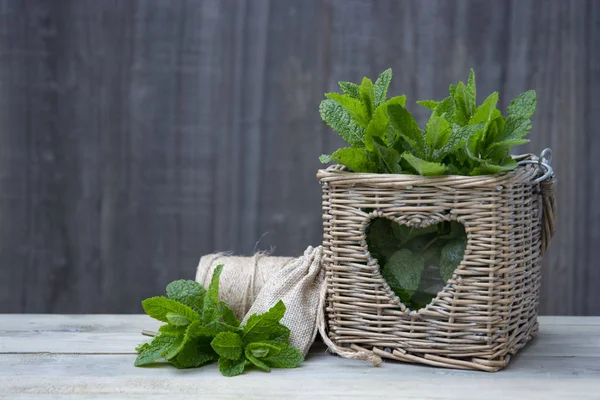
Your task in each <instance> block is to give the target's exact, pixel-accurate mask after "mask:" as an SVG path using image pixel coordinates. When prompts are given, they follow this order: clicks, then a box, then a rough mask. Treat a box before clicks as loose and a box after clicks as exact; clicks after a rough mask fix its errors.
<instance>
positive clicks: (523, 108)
mask: <svg viewBox="0 0 600 400" xmlns="http://www.w3.org/2000/svg"><path fill="white" fill-rule="evenodd" d="M536 105H537V99H536V94H535V90H528V91H526V92H525V93H521V94H520V95H519V96H517V97H516V98H515V99H514V100H513V101H511V102H510V104H509V105H508V115H509V116H510V117H511V118H515V119H519V118H531V117H532V116H533V114H534V113H535V107H536Z"/></svg>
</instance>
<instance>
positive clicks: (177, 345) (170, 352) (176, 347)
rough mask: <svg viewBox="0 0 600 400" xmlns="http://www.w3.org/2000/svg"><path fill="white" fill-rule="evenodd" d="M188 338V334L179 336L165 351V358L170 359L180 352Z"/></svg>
mask: <svg viewBox="0 0 600 400" xmlns="http://www.w3.org/2000/svg"><path fill="white" fill-rule="evenodd" d="M187 338H188V337H187V336H177V337H176V338H175V341H174V342H173V343H171V346H169V348H168V349H167V350H166V351H164V352H163V354H162V356H163V357H164V358H165V360H170V359H172V358H173V357H175V356H176V355H177V354H179V352H180V351H181V350H182V349H183V346H184V345H185V343H186V341H187Z"/></svg>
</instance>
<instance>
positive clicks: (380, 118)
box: [365, 104, 389, 151]
mask: <svg viewBox="0 0 600 400" xmlns="http://www.w3.org/2000/svg"><path fill="white" fill-rule="evenodd" d="M388 127H389V119H388V116H387V105H386V104H382V105H380V106H379V107H377V109H376V110H375V113H374V114H373V118H371V122H369V126H367V130H366V131H365V146H366V147H367V150H369V151H373V144H372V143H373V138H376V137H378V138H380V139H381V140H382V141H387V132H388Z"/></svg>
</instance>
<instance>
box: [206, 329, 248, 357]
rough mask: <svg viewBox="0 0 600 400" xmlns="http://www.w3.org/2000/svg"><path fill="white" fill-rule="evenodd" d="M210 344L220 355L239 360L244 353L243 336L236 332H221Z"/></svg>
mask: <svg viewBox="0 0 600 400" xmlns="http://www.w3.org/2000/svg"><path fill="white" fill-rule="evenodd" d="M210 345H211V347H212V348H213V350H214V351H215V352H216V353H217V354H218V355H219V356H220V357H224V358H228V359H230V360H237V359H238V358H239V357H240V356H241V355H242V347H243V343H242V338H241V337H240V335H238V334H236V333H232V332H221V333H219V334H218V335H217V336H215V338H214V339H213V340H212V342H210Z"/></svg>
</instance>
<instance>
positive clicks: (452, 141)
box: [432, 123, 485, 162]
mask: <svg viewBox="0 0 600 400" xmlns="http://www.w3.org/2000/svg"><path fill="white" fill-rule="evenodd" d="M483 129H485V124H483V123H482V124H477V125H466V126H460V125H458V124H453V125H452V133H451V134H450V138H449V139H448V141H447V142H446V143H445V144H444V145H443V146H442V147H441V148H439V149H437V150H434V152H433V157H432V159H433V161H436V162H437V161H441V160H442V159H443V158H444V157H445V156H446V155H447V154H449V153H452V152H455V151H457V150H458V149H459V148H461V147H463V146H464V145H465V144H466V143H467V141H468V140H469V138H470V137H471V135H473V133H474V132H477V131H481V130H483Z"/></svg>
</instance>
